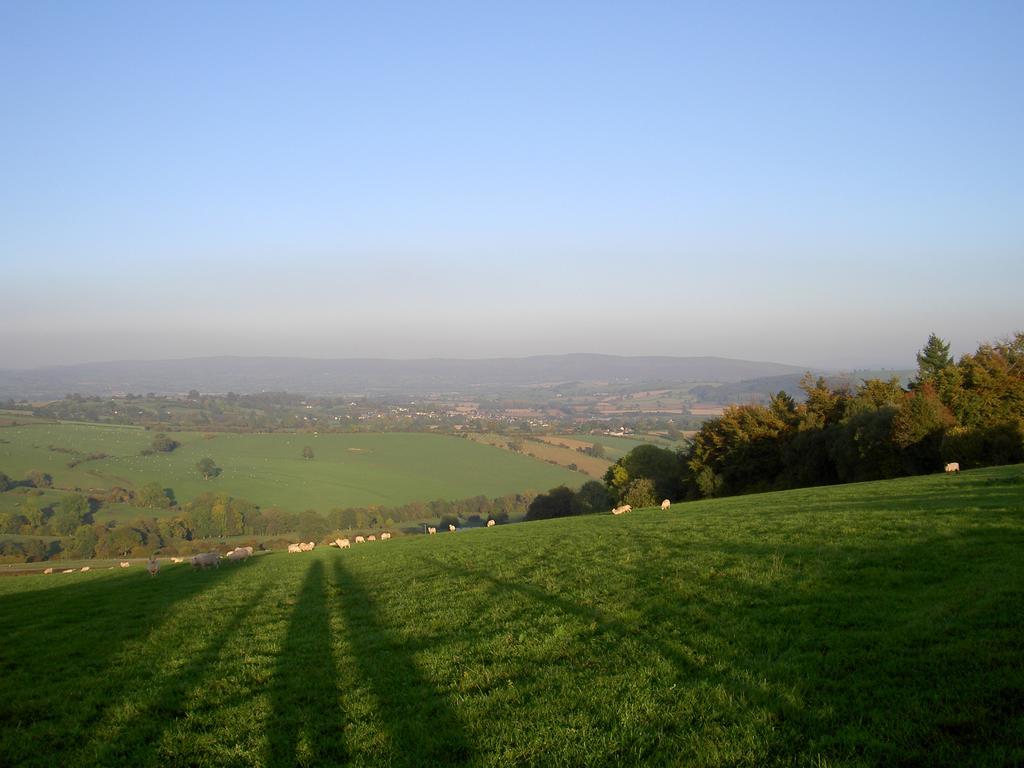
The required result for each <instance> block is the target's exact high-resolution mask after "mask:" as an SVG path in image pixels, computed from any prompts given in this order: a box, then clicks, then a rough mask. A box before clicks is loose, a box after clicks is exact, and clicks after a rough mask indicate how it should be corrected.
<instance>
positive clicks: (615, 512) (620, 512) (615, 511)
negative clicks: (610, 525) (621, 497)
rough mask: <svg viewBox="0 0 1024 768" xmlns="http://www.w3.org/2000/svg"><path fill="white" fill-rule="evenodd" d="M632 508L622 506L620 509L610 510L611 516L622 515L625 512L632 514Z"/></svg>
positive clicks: (625, 505)
mask: <svg viewBox="0 0 1024 768" xmlns="http://www.w3.org/2000/svg"><path fill="white" fill-rule="evenodd" d="M632 511H633V508H632V507H631V506H629V504H623V505H622V506H621V507H616V508H615V509H613V510H612V514H613V515H624V514H626V513H627V512H632Z"/></svg>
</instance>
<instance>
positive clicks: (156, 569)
mask: <svg viewBox="0 0 1024 768" xmlns="http://www.w3.org/2000/svg"><path fill="white" fill-rule="evenodd" d="M146 570H148V571H149V575H150V576H156V575H157V574H158V573H160V561H159V560H157V559H156V558H155V557H153V556H152V555H150V558H149V562H148V563H146Z"/></svg>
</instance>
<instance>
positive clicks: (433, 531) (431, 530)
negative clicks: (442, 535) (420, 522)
mask: <svg viewBox="0 0 1024 768" xmlns="http://www.w3.org/2000/svg"><path fill="white" fill-rule="evenodd" d="M427 533H429V534H430V535H431V536H433V535H434V534H435V533H437V528H434V527H433V526H431V527H430V528H427Z"/></svg>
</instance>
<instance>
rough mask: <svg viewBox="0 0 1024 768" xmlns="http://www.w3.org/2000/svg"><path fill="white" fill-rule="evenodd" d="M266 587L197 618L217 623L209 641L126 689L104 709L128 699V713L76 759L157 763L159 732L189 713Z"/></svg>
mask: <svg viewBox="0 0 1024 768" xmlns="http://www.w3.org/2000/svg"><path fill="white" fill-rule="evenodd" d="M268 590H269V585H265V586H263V587H261V588H260V589H259V590H257V591H255V592H254V593H253V594H252V596H251V597H250V598H249V599H248V600H246V601H245V602H244V603H243V604H241V605H240V606H238V607H237V608H236V609H235V610H233V611H231V612H230V613H228V614H226V615H221V616H216V617H215V616H209V615H204V616H200V617H197V619H196V620H197V621H202V622H207V623H214V622H215V623H216V624H217V632H216V634H215V635H214V637H213V640H212V641H211V642H209V643H207V644H206V645H204V646H202V647H201V648H200V649H198V650H197V651H196V652H195V653H194V655H191V656H190V657H189V660H188V663H187V664H185V665H184V666H182V667H180V668H174V669H171V670H168V671H167V672H165V673H164V674H163V675H162V676H160V677H158V678H156V680H155V681H154V682H152V683H149V684H148V685H146V687H145V688H144V689H141V690H135V691H129V692H127V693H124V694H123V695H122V696H121V698H120V699H119V700H118V701H116V702H114V703H112V704H111V706H110V707H108V711H110V712H113V711H114V710H115V709H116V708H117V707H118V706H119V705H123V704H125V703H130V705H131V710H130V711H131V715H130V716H128V717H125V718H124V719H121V720H119V721H117V722H116V725H113V726H112V727H107V728H103V729H102V730H101V732H100V733H99V734H97V735H96V736H95V737H94V738H93V739H92V741H91V742H90V743H89V744H87V745H86V747H85V748H84V750H83V752H82V754H81V755H80V756H79V759H78V760H76V761H75V762H76V763H90V764H93V765H121V764H125V765H127V764H140V765H148V764H156V763H157V758H158V756H159V749H160V735H161V733H163V732H164V731H165V730H166V729H167V726H168V721H171V720H174V719H178V718H181V717H186V716H187V711H186V707H187V705H188V701H189V698H190V694H191V693H192V692H193V691H194V690H195V689H197V688H200V687H201V686H202V684H203V682H204V680H205V679H206V678H207V677H208V676H209V673H210V672H211V670H213V668H214V667H215V666H216V665H217V661H218V659H219V658H220V656H221V653H222V652H223V650H224V648H225V647H226V646H227V644H228V641H229V640H231V638H232V637H233V636H234V635H236V634H238V633H239V632H240V631H242V627H244V625H245V620H246V618H247V617H248V616H250V615H251V614H252V613H253V612H254V611H255V610H257V609H258V608H259V606H260V604H261V603H262V602H263V599H264V596H265V595H266V594H267V592H268ZM178 650H179V651H180V650H181V649H180V648H179V649H178ZM157 662H158V660H157V659H152V658H147V659H146V660H145V663H146V664H154V663H157Z"/></svg>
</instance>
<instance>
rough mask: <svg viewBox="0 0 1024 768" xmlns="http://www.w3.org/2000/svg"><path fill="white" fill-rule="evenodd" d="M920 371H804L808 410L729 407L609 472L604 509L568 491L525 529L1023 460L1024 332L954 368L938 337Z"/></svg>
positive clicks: (545, 504)
mask: <svg viewBox="0 0 1024 768" xmlns="http://www.w3.org/2000/svg"><path fill="white" fill-rule="evenodd" d="M917 365H918V368H917V373H916V375H915V377H914V378H913V379H912V380H911V382H910V383H909V386H907V387H903V386H901V385H900V382H899V380H898V379H895V378H893V379H890V380H888V381H882V380H879V379H871V380H866V381H863V382H862V383H861V384H859V385H857V386H856V387H852V388H851V387H845V386H839V387H830V386H829V385H828V383H827V382H826V380H825V379H824V378H823V377H818V378H815V377H813V376H811V375H810V374H809V373H808V374H806V375H805V376H804V378H803V380H802V381H801V389H802V391H803V393H804V400H803V402H799V403H798V402H797V401H796V400H795V399H794V398H793V397H791V396H790V395H788V394H787V393H786V392H778V393H777V394H776V395H774V396H773V397H772V398H771V399H770V402H769V403H768V404H767V405H759V404H745V405H733V406H730V407H728V408H726V409H725V412H724V413H723V414H722V415H721V416H719V417H716V418H713V419H710V420H708V421H707V422H705V423H704V424H703V425H702V426H701V428H700V429H699V430H698V432H697V434H696V436H695V437H694V439H693V440H692V442H691V443H690V445H689V447H688V448H685V449H678V450H670V449H666V448H659V447H657V446H654V445H642V446H638V447H637V448H634V449H633V450H632V451H630V452H629V453H628V454H626V455H625V456H623V457H622V458H621V459H619V460H618V461H616V462H615V463H614V464H613V465H612V466H611V467H609V469H608V471H607V472H606V474H605V476H604V489H605V490H606V491H607V503H606V504H604V505H601V504H593V503H591V502H590V501H589V499H599V498H600V497H599V495H598V494H597V491H596V489H587V490H586V492H584V489H581V490H580V491H578V492H573V491H572V490H571V489H569V488H565V487H560V488H555V489H552V490H550V491H548V492H547V493H546V494H542V495H541V496H538V497H537V499H535V501H534V503H533V505H532V506H531V507H530V509H529V510H528V512H527V515H526V519H527V520H535V519H543V518H546V517H562V516H568V515H574V514H585V513H586V511H593V512H601V511H607V509H608V508H610V506H611V505H613V504H617V503H625V504H631V505H632V506H634V507H646V506H652V505H654V504H657V503H659V502H660V501H661V499H670V500H672V501H681V500H693V499H700V498H711V497H716V496H729V495H734V494H743V493H757V492H762V491H773V490H784V489H789V488H804V487H808V486H815V485H830V484H836V483H849V482H859V481H866V480H884V479H888V478H894V477H900V476H904V475H918V474H927V473H930V472H936V471H940V470H941V469H942V467H943V465H944V464H945V463H946V462H952V461H955V462H957V463H959V464H960V466H961V468H963V469H970V468H973V467H982V466H992V465H998V464H1013V463H1017V462H1021V461H1024V333H1018V334H1016V335H1015V336H1014V337H1013V338H1011V339H1007V340H1004V341H1000V342H997V343H994V344H990V343H986V344H982V345H980V346H979V347H978V349H977V351H976V352H974V353H970V354H965V355H963V356H962V357H961V358H960V360H958V361H954V360H953V359H952V357H951V356H950V354H949V343H948V342H946V341H944V340H943V339H941V338H939V337H938V336H936V335H934V334H932V335H931V336H929V338H928V341H927V343H926V344H925V346H924V348H923V349H922V350H921V351H920V352H919V353H918V355H917ZM587 485H588V486H589V485H590V484H589V483H588V484H587ZM584 488H587V486H584ZM580 494H584V495H585V498H584V497H583V496H581V495H580Z"/></svg>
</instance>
